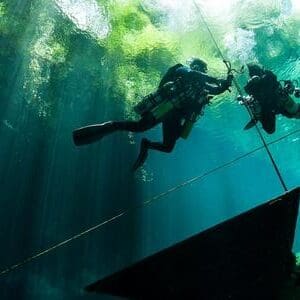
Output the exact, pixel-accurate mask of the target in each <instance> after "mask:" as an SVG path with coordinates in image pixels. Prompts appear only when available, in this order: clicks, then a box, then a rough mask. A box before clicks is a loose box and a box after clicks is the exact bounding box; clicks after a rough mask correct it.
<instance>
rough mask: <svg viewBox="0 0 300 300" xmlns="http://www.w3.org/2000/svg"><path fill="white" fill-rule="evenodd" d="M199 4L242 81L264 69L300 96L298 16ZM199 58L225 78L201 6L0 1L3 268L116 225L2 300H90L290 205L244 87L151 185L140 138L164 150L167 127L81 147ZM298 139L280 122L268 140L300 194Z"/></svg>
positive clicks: (283, 7)
mask: <svg viewBox="0 0 300 300" xmlns="http://www.w3.org/2000/svg"><path fill="white" fill-rule="evenodd" d="M196 2H197V4H198V5H199V7H200V9H201V11H202V13H203V15H204V18H205V20H206V22H207V24H208V26H209V28H210V30H211V32H212V34H213V36H214V38H215V40H216V42H217V44H218V47H220V49H221V51H222V53H223V55H224V56H225V57H226V58H228V59H230V60H231V62H232V64H233V66H234V67H236V68H240V67H241V66H242V65H243V64H245V63H246V62H248V61H251V62H259V63H261V64H263V65H264V66H265V67H267V68H269V69H271V70H273V71H274V72H275V73H276V74H277V75H278V78H280V79H295V80H298V81H299V82H300V59H299V51H300V50H299V49H300V48H299V41H300V5H299V4H298V2H297V1H236V0H231V1H227V2H226V6H225V5H224V4H222V1H217V0H214V1H212V0H210V1H196ZM191 56H198V57H202V58H203V59H205V60H206V61H207V62H208V67H209V74H211V75H215V76H220V77H222V76H223V77H224V76H226V68H225V66H224V64H223V63H222V59H221V58H220V56H219V53H218V51H217V49H216V46H215V44H214V42H213V41H212V38H211V36H210V35H209V33H208V31H207V28H206V26H205V24H204V23H203V19H202V18H201V16H200V13H199V10H198V9H197V8H196V7H195V4H194V2H193V1H184V3H182V2H181V1H166V0H165V1H162V0H161V1H159V0H152V1H150V0H148V1H134V0H131V1H129V0H128V1H125V0H123V1H121V0H120V1H100V0H99V1H96V0H86V1H83V0H78V1H71V0H56V1H54V0H39V1H25V0H22V1H21V0H10V1H3V0H2V1H0V67H1V70H2V71H1V74H0V87H1V94H0V136H1V140H2V144H1V147H0V166H1V168H0V170H1V171H0V172H1V173H0V186H1V197H0V199H1V200H0V203H1V210H0V214H1V215H0V220H1V221H0V222H1V231H0V236H1V241H2V247H1V255H0V266H1V269H5V268H6V267H8V266H11V265H14V264H16V263H20V262H22V261H24V259H26V258H28V257H31V256H33V255H35V254H37V253H40V252H41V251H43V250H45V249H48V248H50V247H53V246H54V245H56V244H57V243H60V242H62V241H65V240H67V239H69V238H71V237H73V236H75V235H77V234H78V233H80V232H84V231H85V230H87V229H88V228H91V227H92V226H95V225H96V224H101V223H102V222H105V221H107V223H104V224H103V225H102V226H101V227H99V228H98V229H97V230H95V231H93V232H89V233H87V234H85V235H83V236H81V237H80V238H78V239H76V240H72V241H69V242H68V243H67V244H65V245H63V246H62V247H59V248H55V249H52V251H50V252H49V253H48V254H47V255H42V256H40V257H38V258H36V259H34V260H33V261H31V262H29V263H28V264H25V265H23V266H20V267H18V268H16V269H15V270H13V271H12V272H10V273H9V274H5V275H1V278H0V282H1V283H0V284H1V288H0V295H1V299H30V300H37V299H43V300H45V299H77V298H78V299H79V297H80V299H90V298H91V296H89V295H85V294H84V293H83V292H82V288H83V287H84V286H85V285H87V284H89V283H91V282H93V281H95V280H96V279H99V278H102V277H103V276H105V275H108V274H111V273H112V272H114V271H116V270H119V269H121V268H123V267H124V266H127V265H129V264H130V263H132V262H135V261H137V260H139V259H141V258H142V257H145V256H147V255H149V254H152V253H154V252H156V251H158V250H160V249H162V248H165V247H167V246H170V245H172V244H173V243H175V242H177V241H180V240H183V239H185V238H187V237H189V236H191V235H193V234H195V233H198V232H199V231H202V230H204V229H206V228H209V227H211V226H213V225H215V224H218V223H219V222H221V221H224V220H226V219H228V218H230V217H233V216H235V215H236V214H239V213H241V212H243V211H246V210H248V209H250V208H253V207H255V206H256V205H259V204H261V203H264V202H265V201H267V200H269V199H271V198H273V197H276V196H278V195H280V194H281V193H282V192H283V188H282V186H281V184H280V182H279V180H278V177H277V175H276V173H275V171H274V168H273V166H272V164H271V162H270V159H269V158H268V156H267V154H266V151H265V149H263V148H262V149H260V150H257V151H255V152H253V153H251V154H249V155H246V154H248V153H249V152H251V151H252V150H254V149H257V148H259V147H261V146H262V142H261V140H260V139H259V136H258V134H257V132H256V130H255V129H251V130H248V131H243V129H242V128H243V127H244V125H245V124H246V123H247V122H248V120H249V117H248V115H247V112H246V111H245V109H244V107H242V106H240V105H238V104H237V102H236V101H235V97H236V95H237V92H236V89H235V88H233V89H232V92H231V93H228V92H226V93H225V94H224V95H222V96H219V97H217V98H216V99H215V101H214V102H213V104H212V105H210V106H208V107H207V108H206V110H205V114H204V116H203V117H202V118H201V119H200V120H199V121H198V123H197V125H196V126H195V128H194V130H193V132H192V134H191V136H190V137H189V139H188V140H180V141H179V142H178V144H177V146H176V148H175V150H174V151H173V152H172V153H171V154H163V153H159V152H151V153H150V155H149V158H148V160H147V162H146V164H145V166H144V168H142V169H141V170H140V171H138V172H137V173H136V174H133V173H132V172H131V171H130V168H131V165H132V164H133V162H134V160H135V158H136V156H137V154H138V150H139V142H140V140H141V138H142V137H143V136H147V137H148V138H151V139H153V140H159V139H160V138H161V128H160V127H156V128H153V129H151V130H150V131H148V132H147V133H143V134H136V135H132V134H129V135H128V134H126V133H116V134H114V135H111V136H108V137H106V138H105V139H103V141H101V142H99V143H96V144H93V145H90V146H87V147H82V148H80V149H77V148H75V147H74V145H73V143H72V139H71V133H72V130H73V129H74V128H76V127H79V126H83V125H87V124H91V123H96V122H103V121H106V120H110V119H124V118H134V117H136V116H135V115H134V114H133V113H132V107H133V105H134V104H135V103H136V102H137V101H138V100H139V99H140V98H141V97H142V96H143V95H146V94H147V93H149V92H151V91H152V90H154V89H155V86H156V85H157V83H158V82H159V78H160V77H161V76H162V74H163V72H165V71H166V70H167V68H168V66H170V65H172V64H174V63H175V62H182V63H185V62H186V61H187V60H188V59H189V58H190V57H191ZM236 78H237V80H238V82H239V84H240V85H241V86H242V85H243V84H244V83H245V82H246V80H247V74H241V75H238V76H237V77H236ZM296 100H297V99H296ZM297 101H299V99H298V100H297ZM297 130H300V124H299V120H293V119H287V118H284V117H278V119H277V130H276V133H275V134H272V135H267V134H265V133H263V137H264V138H265V140H266V141H267V142H268V143H269V142H274V143H272V144H271V145H270V150H271V152H272V154H273V156H274V159H275V161H276V163H277V165H278V167H279V169H280V171H281V173H282V176H283V178H284V181H285V183H286V185H287V187H288V188H289V189H291V188H293V187H296V186H298V185H299V183H300V168H299V166H300V156H299V145H300V134H299V132H298V131H297ZM284 136H287V137H285V138H283V137H284ZM281 138H282V139H281ZM277 140H278V141H277ZM275 141H277V142H275ZM205 174H208V175H207V176H206V175H205ZM192 179H195V180H193V181H192V182H190V183H189V181H190V180H192ZM175 187H176V189H175V190H174V188H175ZM123 212H126V214H125V215H122V216H119V215H120V214H122V213H123ZM115 216H116V218H115V219H112V220H111V218H112V217H115ZM117 216H119V217H117ZM298 227H299V230H300V223H299V226H298ZM299 230H298V231H297V234H296V239H295V244H294V251H295V252H298V251H300V231H299ZM98 299H112V298H108V297H102V298H101V297H98Z"/></svg>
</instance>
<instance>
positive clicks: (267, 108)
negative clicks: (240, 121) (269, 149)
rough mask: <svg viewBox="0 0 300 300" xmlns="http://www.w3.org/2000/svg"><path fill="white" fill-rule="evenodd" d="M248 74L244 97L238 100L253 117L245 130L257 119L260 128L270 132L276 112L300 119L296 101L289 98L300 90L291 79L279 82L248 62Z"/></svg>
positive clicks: (272, 74) (274, 123)
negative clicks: (245, 105) (248, 109)
mask: <svg viewBox="0 0 300 300" xmlns="http://www.w3.org/2000/svg"><path fill="white" fill-rule="evenodd" d="M247 66H248V71H249V77H250V79H249V80H248V82H247V84H246V85H245V87H244V90H245V92H246V93H247V94H248V95H249V96H247V97H241V96H240V97H239V98H238V100H240V101H241V103H242V104H243V103H244V104H247V105H248V107H249V108H250V109H251V111H252V114H253V119H252V120H251V121H250V122H249V123H248V124H247V125H246V126H245V128H244V129H249V128H251V127H252V126H254V125H255V124H256V122H257V121H260V122H261V124H262V127H263V129H264V130H265V131H266V132H267V133H269V134H272V133H274V132H275V128H276V115H278V114H281V115H283V116H285V117H288V118H296V119H299V118H300V103H297V102H295V101H294V100H293V99H292V97H291V96H292V95H293V96H295V97H296V98H299V97H300V89H299V88H297V87H295V85H294V83H293V81H291V80H284V81H283V85H282V84H281V83H280V82H279V81H278V80H277V76H276V75H275V74H274V73H273V72H272V71H270V70H266V69H264V68H262V67H260V66H259V65H257V64H248V65H247Z"/></svg>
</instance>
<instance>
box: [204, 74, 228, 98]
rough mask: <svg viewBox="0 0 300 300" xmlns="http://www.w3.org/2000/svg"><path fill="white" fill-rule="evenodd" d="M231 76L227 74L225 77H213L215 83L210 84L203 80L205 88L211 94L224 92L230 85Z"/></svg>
mask: <svg viewBox="0 0 300 300" xmlns="http://www.w3.org/2000/svg"><path fill="white" fill-rule="evenodd" d="M232 79H233V76H232V75H231V74H229V75H228V76H227V79H215V80H216V81H217V85H211V84H209V82H205V90H207V91H208V93H209V94H211V95H219V94H222V93H224V92H225V91H226V90H228V88H229V87H230V86H231V83H232Z"/></svg>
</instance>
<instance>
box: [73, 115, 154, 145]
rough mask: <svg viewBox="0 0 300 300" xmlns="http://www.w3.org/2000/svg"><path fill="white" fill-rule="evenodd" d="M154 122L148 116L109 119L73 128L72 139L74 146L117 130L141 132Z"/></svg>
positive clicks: (97, 139)
mask: <svg viewBox="0 0 300 300" xmlns="http://www.w3.org/2000/svg"><path fill="white" fill-rule="evenodd" d="M156 124H157V123H156V121H155V120H154V119H153V118H151V117H150V116H146V117H143V118H141V119H140V120H139V121H120V122H119V121H109V122H105V123H102V124H94V125H89V126H85V127H82V128H78V129H76V130H74V131H73V140H74V143H75V145H76V146H81V145H86V144H91V143H94V142H97V141H99V140H100V139H102V138H103V137H104V136H106V135H108V134H110V133H113V132H115V131H117V130H125V131H132V132H143V131H145V130H147V129H150V128H152V127H153V126H155V125H156Z"/></svg>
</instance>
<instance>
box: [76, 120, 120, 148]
mask: <svg viewBox="0 0 300 300" xmlns="http://www.w3.org/2000/svg"><path fill="white" fill-rule="evenodd" d="M114 130H115V128H114V126H113V124H112V122H107V123H103V124H94V125H88V126H85V127H81V128H78V129H75V130H74V131H73V141H74V144H75V145H76V146H82V145H87V144H91V143H94V142H97V141H99V140H100V139H102V138H103V137H104V136H105V135H107V134H109V133H111V132H113V131H114Z"/></svg>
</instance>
